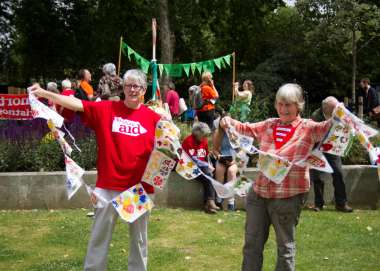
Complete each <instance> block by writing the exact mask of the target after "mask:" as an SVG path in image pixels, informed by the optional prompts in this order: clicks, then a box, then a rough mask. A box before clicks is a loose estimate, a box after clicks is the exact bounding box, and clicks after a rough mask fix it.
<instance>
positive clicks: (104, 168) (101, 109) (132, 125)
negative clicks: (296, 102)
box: [32, 70, 160, 271]
mask: <svg viewBox="0 0 380 271" xmlns="http://www.w3.org/2000/svg"><path fill="white" fill-rule="evenodd" d="M146 88H147V82H146V75H145V74H144V73H143V72H142V71H140V70H129V71H127V72H126V73H125V75H124V94H125V100H123V101H101V102H89V101H82V100H79V99H77V98H75V97H71V96H63V95H59V94H55V93H50V92H47V91H46V90H43V89H41V88H40V87H39V86H38V85H35V86H33V88H32V91H33V93H34V94H35V95H37V96H38V97H43V98H46V99H49V100H51V101H53V102H54V103H56V104H60V105H61V106H63V107H65V108H67V109H70V110H73V111H79V112H82V117H83V121H84V123H85V124H86V125H87V126H89V127H90V128H92V129H93V130H94V131H95V134H96V139H97V146H98V160H97V169H98V177H97V181H96V188H95V193H94V195H95V194H98V195H100V196H101V197H103V198H104V199H105V200H107V201H110V200H111V199H113V198H114V197H116V196H117V195H118V194H120V193H121V192H123V191H124V190H126V189H128V188H130V187H132V186H134V185H135V184H137V183H139V182H140V181H141V177H142V175H143V173H144V170H145V167H146V165H147V163H148V159H149V156H150V153H151V152H152V150H153V147H154V133H155V127H156V124H157V122H158V121H159V119H160V116H159V115H158V114H156V113H155V112H153V111H152V110H150V109H149V108H147V107H145V106H144V105H143V104H141V102H140V101H141V96H143V95H144V94H145V92H146ZM143 186H144V188H145V190H146V191H147V193H153V192H154V189H153V187H152V186H150V185H148V184H146V183H143ZM95 198H96V197H95ZM117 217H118V214H117V212H116V210H115V209H114V207H113V206H112V204H111V203H108V204H107V205H106V206H104V207H103V208H97V209H96V212H95V221H94V224H93V228H92V232H91V237H90V241H89V245H88V250H87V256H86V259H85V264H84V270H106V263H107V254H108V248H109V244H110V242H111V238H112V232H113V229H114V225H115V222H116V220H117ZM148 217H149V213H145V214H144V215H142V216H141V217H139V218H138V219H137V220H136V221H135V222H133V223H131V224H130V226H129V234H130V240H131V241H130V251H129V258H128V270H130V271H137V270H139V271H140V270H144V271H145V270H147V260H148V258H147V251H148V247H147V226H148Z"/></svg>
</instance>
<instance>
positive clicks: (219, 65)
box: [214, 57, 223, 70]
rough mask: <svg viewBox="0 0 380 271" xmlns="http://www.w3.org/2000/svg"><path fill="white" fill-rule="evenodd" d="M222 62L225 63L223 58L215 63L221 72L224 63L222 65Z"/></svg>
mask: <svg viewBox="0 0 380 271" xmlns="http://www.w3.org/2000/svg"><path fill="white" fill-rule="evenodd" d="M222 61H223V58H221V57H218V58H215V59H214V63H215V65H216V66H217V67H218V69H219V70H220V69H221V68H222V63H221V62H222Z"/></svg>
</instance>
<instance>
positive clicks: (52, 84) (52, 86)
mask: <svg viewBox="0 0 380 271" xmlns="http://www.w3.org/2000/svg"><path fill="white" fill-rule="evenodd" d="M46 88H47V90H48V91H51V92H54V93H59V91H58V85H57V83H55V82H49V83H47V85H46Z"/></svg>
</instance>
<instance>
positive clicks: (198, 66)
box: [195, 62, 203, 74]
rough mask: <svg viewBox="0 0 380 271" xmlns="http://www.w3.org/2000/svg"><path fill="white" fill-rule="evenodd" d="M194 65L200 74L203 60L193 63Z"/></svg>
mask: <svg viewBox="0 0 380 271" xmlns="http://www.w3.org/2000/svg"><path fill="white" fill-rule="evenodd" d="M195 67H196V68H197V71H198V72H199V74H202V68H203V62H197V63H195Z"/></svg>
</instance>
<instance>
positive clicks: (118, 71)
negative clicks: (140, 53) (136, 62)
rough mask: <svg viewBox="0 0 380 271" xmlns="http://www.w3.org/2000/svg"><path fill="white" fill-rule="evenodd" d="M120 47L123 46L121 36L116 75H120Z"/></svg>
mask: <svg viewBox="0 0 380 271" xmlns="http://www.w3.org/2000/svg"><path fill="white" fill-rule="evenodd" d="M122 46H123V36H120V47H119V61H118V62H117V75H120V64H121V47H122Z"/></svg>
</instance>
